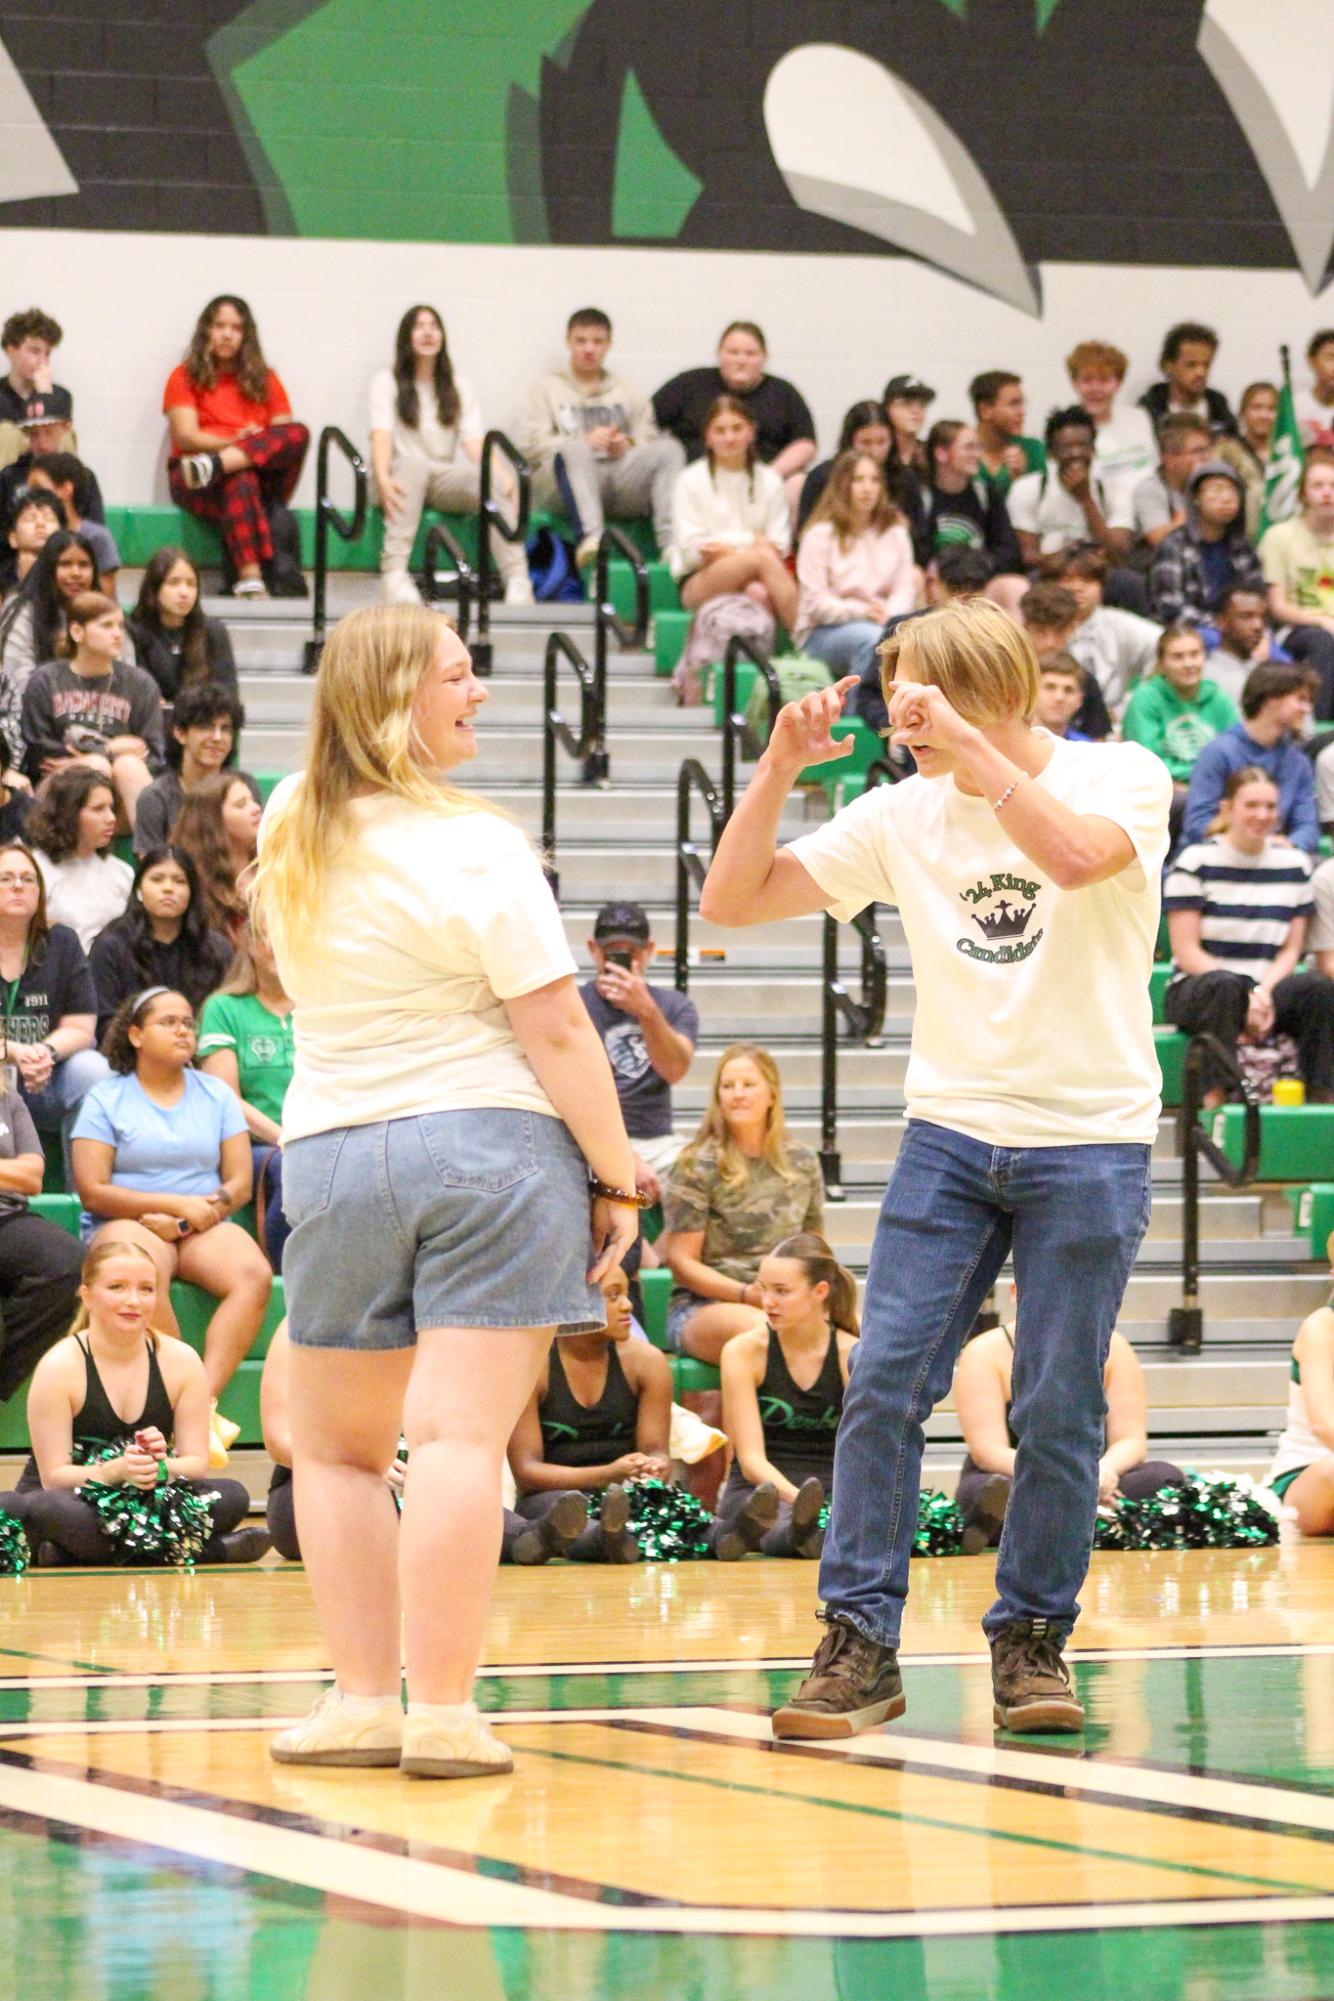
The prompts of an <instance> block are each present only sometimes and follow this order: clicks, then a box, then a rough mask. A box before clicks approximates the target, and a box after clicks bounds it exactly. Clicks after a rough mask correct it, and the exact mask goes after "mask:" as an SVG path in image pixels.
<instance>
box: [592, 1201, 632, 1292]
mask: <svg viewBox="0 0 1334 2001" xmlns="http://www.w3.org/2000/svg"><path fill="white" fill-rule="evenodd" d="M592 1227H593V1263H592V1265H591V1266H590V1267H589V1272H588V1283H589V1284H590V1285H598V1284H600V1282H601V1281H602V1280H603V1279H604V1278H605V1277H606V1275H607V1273H608V1272H609V1271H610V1270H611V1269H612V1266H613V1265H618V1264H620V1263H621V1261H622V1259H623V1258H624V1257H625V1254H626V1252H627V1251H628V1250H629V1249H630V1246H631V1245H632V1244H633V1243H634V1241H635V1239H636V1238H637V1237H638V1235H639V1210H638V1208H637V1207H636V1206H635V1204H634V1203H633V1202H608V1200H607V1198H606V1196H605V1195H595V1196H594V1197H593V1218H592Z"/></svg>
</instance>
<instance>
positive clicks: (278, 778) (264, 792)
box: [252, 771, 287, 806]
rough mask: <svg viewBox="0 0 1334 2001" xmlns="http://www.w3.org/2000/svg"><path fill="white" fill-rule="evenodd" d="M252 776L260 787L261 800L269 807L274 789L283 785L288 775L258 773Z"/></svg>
mask: <svg viewBox="0 0 1334 2001" xmlns="http://www.w3.org/2000/svg"><path fill="white" fill-rule="evenodd" d="M252 776H253V777H254V780H255V783H256V785H258V787H259V796H260V799H261V800H262V801H263V803H264V804H265V805H266V806H267V805H268V803H269V799H270V797H271V796H272V793H273V791H274V788H275V787H276V786H278V785H281V784H282V782H283V779H284V778H285V777H286V776H287V773H286V772H285V771H256V772H254V773H253V774H252Z"/></svg>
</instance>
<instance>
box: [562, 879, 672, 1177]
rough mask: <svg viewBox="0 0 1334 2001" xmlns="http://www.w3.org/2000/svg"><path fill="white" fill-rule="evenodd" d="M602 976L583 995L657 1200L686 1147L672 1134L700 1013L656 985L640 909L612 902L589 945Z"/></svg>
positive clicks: (641, 1171)
mask: <svg viewBox="0 0 1334 2001" xmlns="http://www.w3.org/2000/svg"><path fill="white" fill-rule="evenodd" d="M588 949H589V952H590V954H591V956H592V959H593V966H594V970H595V975H596V976H595V978H593V979H592V980H590V981H588V983H587V984H586V985H585V986H583V987H581V988H580V989H579V993H580V998H581V999H582V1001H583V1003H584V1006H585V1007H586V1008H587V1009H588V1012H589V1016H590V1018H591V1020H592V1023H593V1026H594V1028H596V1030H597V1032H598V1034H599V1035H600V1036H601V1037H602V1043H603V1047H604V1048H605V1049H606V1052H607V1057H608V1060H609V1062H610V1064H611V1070H612V1076H613V1077H614V1079H615V1081H616V1095H617V1097H618V1098H619V1099H620V1101H621V1114H622V1116H623V1117H624V1119H625V1130H626V1132H627V1133H628V1135H629V1137H630V1144H631V1145H632V1146H633V1148H634V1150H635V1180H636V1184H637V1186H638V1188H639V1190H640V1192H641V1193H642V1194H645V1195H648V1196H651V1197H652V1199H653V1200H654V1201H657V1199H658V1195H659V1185H658V1176H659V1175H660V1174H665V1173H666V1171H667V1169H668V1168H669V1167H670V1166H671V1164H672V1162H673V1161H674V1160H675V1159H676V1156H677V1154H678V1153H679V1152H680V1151H681V1147H682V1145H683V1143H684V1142H683V1141H681V1140H679V1139H677V1138H676V1136H675V1135H674V1134H673V1132H672V1086H673V1084H679V1083H680V1082H681V1080H682V1078H683V1077H684V1076H685V1074H686V1072H687V1071H688V1070H689V1068H690V1063H691V1058H692V1057H693V1056H694V1053H695V1043H696V1042H697V1040H698V1039H699V1012H698V1010H697V1008H696V1007H695V1004H694V1002H693V1001H691V1000H689V999H688V998H687V997H686V995H685V994H679V993H678V992H677V991H676V989H675V987H651V986H649V984H648V982H647V980H646V979H645V977H644V975H645V974H646V972H647V971H648V968H649V967H650V966H651V965H652V963H653V955H654V953H655V951H656V950H657V947H656V946H655V945H654V943H653V938H652V934H651V932H650V929H649V921H648V916H647V913H646V912H645V911H644V910H642V909H641V908H640V906H639V905H638V904H637V903H606V904H604V905H603V907H602V909H601V910H599V912H598V914H597V917H596V919H595V920H594V924H593V935H592V937H591V938H590V939H589V941H588Z"/></svg>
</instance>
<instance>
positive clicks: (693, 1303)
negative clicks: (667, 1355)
mask: <svg viewBox="0 0 1334 2001" xmlns="http://www.w3.org/2000/svg"><path fill="white" fill-rule="evenodd" d="M711 1304H712V1301H711V1300H707V1299H699V1298H697V1297H696V1295H695V1294H694V1293H693V1292H687V1293H685V1294H684V1295H683V1294H679V1293H678V1295H677V1296H676V1298H675V1299H673V1300H672V1302H671V1304H670V1306H669V1307H668V1308H667V1346H668V1347H669V1348H670V1349H671V1351H672V1353H673V1354H674V1355H684V1354H685V1349H684V1348H683V1347H682V1345H681V1344H682V1342H683V1341H684V1339H685V1331H686V1322H687V1320H689V1318H690V1316H691V1314H692V1313H696V1312H698V1311H699V1308H700V1307H701V1306H709V1305H711Z"/></svg>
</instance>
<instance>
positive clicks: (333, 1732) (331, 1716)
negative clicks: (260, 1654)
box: [269, 1687, 403, 1765]
mask: <svg viewBox="0 0 1334 2001" xmlns="http://www.w3.org/2000/svg"><path fill="white" fill-rule="evenodd" d="M402 1749H403V1706H402V1704H401V1703H400V1702H399V1701H398V1699H397V1698H396V1697H387V1698H386V1699H385V1701H384V1702H382V1703H381V1704H380V1707H379V1708H378V1709H377V1710H376V1711H375V1713H374V1715H373V1716H349V1715H348V1714H347V1711H346V1710H345V1709H344V1708H343V1704H342V1701H341V1698H340V1696H339V1693H338V1689H337V1688H336V1687H334V1688H327V1689H326V1690H325V1691H324V1694H323V1695H322V1696H321V1697H320V1699H319V1701H318V1702H317V1703H316V1704H315V1707H314V1708H313V1709H312V1710H311V1712H310V1714H309V1716H307V1717H305V1718H304V1719H303V1720H302V1721H301V1722H300V1723H292V1724H289V1725H288V1727H287V1729H286V1730H280V1731H279V1732H278V1735H277V1736H276V1737H275V1738H273V1739H272V1741H271V1742H270V1744H269V1756H270V1757H271V1758H273V1759H276V1761H277V1762H278V1764H280V1765H396V1764H397V1763H398V1761H399V1757H400V1754H401V1752H402Z"/></svg>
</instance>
